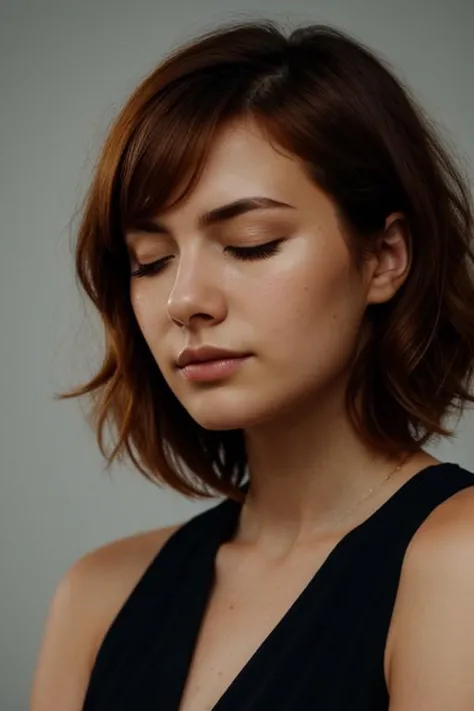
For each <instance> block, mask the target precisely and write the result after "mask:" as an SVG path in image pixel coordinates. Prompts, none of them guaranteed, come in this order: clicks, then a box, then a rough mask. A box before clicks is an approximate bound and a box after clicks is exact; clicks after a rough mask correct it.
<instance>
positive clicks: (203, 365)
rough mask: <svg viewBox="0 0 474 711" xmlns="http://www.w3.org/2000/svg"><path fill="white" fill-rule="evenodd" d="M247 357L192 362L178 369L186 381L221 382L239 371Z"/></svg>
mask: <svg viewBox="0 0 474 711" xmlns="http://www.w3.org/2000/svg"><path fill="white" fill-rule="evenodd" d="M249 357H250V356H249V355H241V356H233V357H226V358H217V359H215V360H206V361H193V362H190V363H188V364H187V365H185V366H182V367H181V368H179V371H180V373H181V375H182V376H183V377H184V378H186V380H194V381H198V380H200V381H215V380H221V379H222V378H225V377H228V376H229V375H232V374H233V373H236V372H237V371H238V370H240V368H241V367H242V366H243V364H244V363H245V361H246V360H248V358H249Z"/></svg>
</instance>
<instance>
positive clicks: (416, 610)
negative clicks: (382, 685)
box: [388, 490, 474, 711]
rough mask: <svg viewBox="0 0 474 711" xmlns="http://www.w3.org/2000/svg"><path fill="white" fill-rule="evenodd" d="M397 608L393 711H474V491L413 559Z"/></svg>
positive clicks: (429, 532) (433, 528)
mask: <svg viewBox="0 0 474 711" xmlns="http://www.w3.org/2000/svg"><path fill="white" fill-rule="evenodd" d="M441 508H442V507H440V509H441ZM397 604H398V605H399V608H400V613H399V617H398V620H397V627H396V638H395V643H394V648H393V655H392V660H391V667H390V678H389V685H388V686H389V695H390V711H445V710H446V709H449V711H472V709H474V490H465V491H463V492H462V495H461V494H459V495H457V496H456V501H454V500H453V501H452V502H447V503H446V507H445V508H444V510H440V511H439V512H438V513H437V516H436V517H435V518H434V519H433V521H432V523H431V525H430V526H427V527H426V528H425V530H424V531H423V533H422V534H421V535H420V536H418V537H417V541H416V545H414V546H413V547H412V548H411V549H409V551H407V555H406V561H405V562H404V566H403V572H402V576H401V579H400V585H399V591H398V602H397Z"/></svg>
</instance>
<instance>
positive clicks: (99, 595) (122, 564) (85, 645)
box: [30, 524, 182, 711]
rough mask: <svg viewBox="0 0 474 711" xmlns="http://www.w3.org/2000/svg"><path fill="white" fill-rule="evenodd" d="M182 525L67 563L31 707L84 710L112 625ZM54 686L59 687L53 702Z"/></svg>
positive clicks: (46, 633) (46, 628)
mask: <svg viewBox="0 0 474 711" xmlns="http://www.w3.org/2000/svg"><path fill="white" fill-rule="evenodd" d="M181 525H182V524H177V525H173V526H167V527H165V528H159V529H154V530H149V531H143V532H139V533H136V534H134V535H131V536H127V537H124V538H121V539H117V540H115V541H111V542H110V543H107V544H104V545H102V546H100V547H98V548H96V549H94V550H92V551H90V552H88V553H86V554H85V555H83V556H82V557H81V558H79V559H78V560H76V561H75V562H74V563H73V564H72V565H71V566H70V567H69V569H68V570H67V571H66V573H65V574H64V575H63V577H62V578H61V580H60V581H59V583H58V584H57V586H56V589H55V591H54V594H53V596H52V598H51V601H50V604H49V610H48V613H47V618H46V622H45V625H44V630H43V635H42V640H41V644H40V648H39V652H38V655H37V660H36V667H35V671H34V676H33V681H32V686H31V693H30V703H31V708H32V709H35V711H36V710H37V711H40V710H41V711H43V709H46V708H47V709H48V710H49V711H56V709H58V711H59V709H61V711H69V710H71V711H76V709H79V708H81V703H82V699H83V697H84V694H85V691H86V688H87V684H88V680H89V677H90V673H91V671H92V668H93V665H94V662H95V658H96V655H97V652H98V650H99V647H100V645H101V642H102V640H103V638H104V636H105V634H106V632H107V630H108V628H109V627H110V625H111V623H112V622H113V620H114V618H115V617H116V615H117V614H118V612H119V611H120V608H121V607H122V605H123V604H124V602H125V601H126V599H127V597H128V596H129V595H130V593H131V592H132V590H133V588H134V587H135V585H136V584H137V582H138V581H139V579H140V578H141V576H142V575H143V573H144V572H145V570H146V568H147V567H148V566H149V564H150V563H151V562H152V560H153V558H154V557H155V556H156V555H157V553H158V552H159V551H160V549H161V548H162V547H163V545H164V544H165V543H166V541H167V540H168V538H170V536H171V535H172V534H173V533H174V532H175V531H176V530H177V529H178V528H180V527H181ZM51 689H54V690H55V698H54V704H56V705H54V704H53V706H52V705H51V702H52V700H51Z"/></svg>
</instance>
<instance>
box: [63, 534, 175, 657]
mask: <svg viewBox="0 0 474 711" xmlns="http://www.w3.org/2000/svg"><path fill="white" fill-rule="evenodd" d="M182 525H183V524H181V523H180V524H176V525H172V526H166V527H163V528H158V529H153V530H148V531H141V532H139V533H135V534H133V535H131V536H126V537H124V538H119V539H117V540H114V541H111V542H109V543H106V544H104V545H102V546H100V547H98V548H96V549H94V550H92V551H90V552H88V553H87V554H86V555H84V556H83V557H81V558H79V559H78V560H77V561H76V562H75V563H74V564H73V565H72V566H71V568H70V569H69V571H68V572H67V574H66V576H65V578H64V580H63V581H62V583H61V584H62V585H64V586H66V587H68V588H70V589H71V590H72V589H73V590H74V591H75V593H76V594H77V595H78V596H80V597H82V598H83V599H88V600H96V601H97V608H96V609H95V611H94V612H95V623H94V631H93V635H92V639H91V650H90V651H91V656H92V657H93V658H95V656H96V653H97V651H98V649H99V646H100V644H101V642H102V640H103V637H104V635H105V633H106V631H107V629H108V628H109V626H110V625H111V623H112V621H113V620H114V618H115V617H116V615H117V614H118V612H119V611H120V608H121V607H122V606H123V604H124V602H125V601H126V599H127V598H128V596H129V595H130V594H131V592H132V591H133V589H134V587H135V585H136V584H137V583H138V581H139V580H140V578H141V577H142V575H143V574H144V573H145V571H146V569H147V568H148V566H149V565H150V564H151V562H152V561H153V559H154V558H155V557H156V555H157V554H158V553H159V551H160V550H161V548H162V547H163V546H164V544H165V543H166V541H167V540H168V539H169V538H170V537H171V536H172V535H173V533H175V532H176V531H177V530H178V529H179V528H181V526H182ZM90 612H91V611H89V614H90Z"/></svg>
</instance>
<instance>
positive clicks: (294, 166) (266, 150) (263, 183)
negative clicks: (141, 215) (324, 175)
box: [161, 121, 315, 218]
mask: <svg viewBox="0 0 474 711" xmlns="http://www.w3.org/2000/svg"><path fill="white" fill-rule="evenodd" d="M314 189H315V186H314V185H313V184H312V183H311V182H310V181H309V179H308V177H307V176H306V174H305V173H304V171H303V169H302V167H301V163H300V161H299V160H298V159H297V158H296V157H295V156H292V155H291V154H289V153H288V152H285V151H284V150H283V149H282V148H280V147H278V146H275V145H273V144H272V142H271V141H270V140H269V139H268V138H267V137H266V136H265V134H264V133H263V132H262V131H261V130H260V129H259V128H258V126H256V125H255V124H253V123H251V122H250V121H247V122H245V123H242V122H240V123H236V124H232V125H230V126H225V127H224V128H222V129H221V130H220V131H219V132H218V134H217V135H216V137H215V139H214V141H213V144H212V146H211V148H210V152H209V155H208V157H207V160H206V163H205V165H204V169H203V172H202V174H201V176H200V178H199V181H198V183H197V184H196V186H195V187H194V189H193V190H192V192H191V193H190V195H189V196H188V197H187V198H186V200H185V201H183V202H181V203H179V204H178V205H177V206H176V207H174V208H173V209H172V210H167V211H165V212H163V213H161V215H162V216H163V217H166V218H169V217H171V218H172V217H173V216H174V215H175V214H176V215H180V216H183V217H184V216H187V215H189V217H192V216H193V215H194V214H196V213H197V212H202V210H206V209H208V208H209V207H213V206H217V205H224V204H226V203H229V202H232V201H233V200H235V199H238V198H240V197H242V196H250V195H267V196H268V197H269V198H274V199H275V200H282V201H285V202H288V203H292V204H294V205H296V204H297V203H298V201H299V202H300V203H302V200H303V201H304V199H305V195H306V192H307V191H308V190H309V191H311V192H312V191H314ZM313 199H314V194H313Z"/></svg>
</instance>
